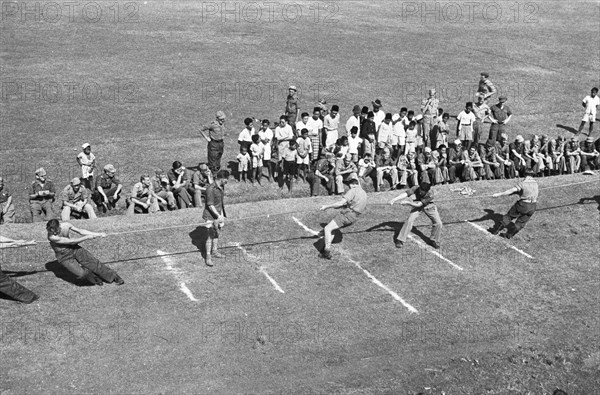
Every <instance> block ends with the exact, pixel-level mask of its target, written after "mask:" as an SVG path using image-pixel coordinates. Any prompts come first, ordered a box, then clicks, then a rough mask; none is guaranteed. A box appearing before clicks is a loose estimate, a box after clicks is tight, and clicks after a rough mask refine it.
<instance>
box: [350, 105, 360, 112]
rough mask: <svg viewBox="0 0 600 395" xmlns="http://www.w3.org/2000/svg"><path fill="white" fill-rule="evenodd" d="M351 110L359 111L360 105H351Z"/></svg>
mask: <svg viewBox="0 0 600 395" xmlns="http://www.w3.org/2000/svg"><path fill="white" fill-rule="evenodd" d="M352 112H353V113H354V112H360V106H359V105H358V104H357V105H355V106H354V107H352Z"/></svg>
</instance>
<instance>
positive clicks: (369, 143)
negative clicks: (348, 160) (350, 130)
mask: <svg viewBox="0 0 600 395" xmlns="http://www.w3.org/2000/svg"><path fill="white" fill-rule="evenodd" d="M375 151H377V141H375V133H369V135H368V136H367V138H366V139H365V140H364V141H363V145H362V155H363V157H364V156H365V155H367V154H369V155H371V159H372V158H375Z"/></svg>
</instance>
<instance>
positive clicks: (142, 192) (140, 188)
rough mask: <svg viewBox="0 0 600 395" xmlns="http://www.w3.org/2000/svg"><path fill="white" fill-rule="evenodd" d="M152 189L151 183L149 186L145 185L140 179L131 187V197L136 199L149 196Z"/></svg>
mask: <svg viewBox="0 0 600 395" xmlns="http://www.w3.org/2000/svg"><path fill="white" fill-rule="evenodd" d="M153 191H154V187H153V186H152V183H150V186H145V185H144V184H143V183H142V182H141V181H140V182H137V183H135V185H134V186H133V188H131V197H132V198H136V199H144V198H147V197H150V193H151V192H153Z"/></svg>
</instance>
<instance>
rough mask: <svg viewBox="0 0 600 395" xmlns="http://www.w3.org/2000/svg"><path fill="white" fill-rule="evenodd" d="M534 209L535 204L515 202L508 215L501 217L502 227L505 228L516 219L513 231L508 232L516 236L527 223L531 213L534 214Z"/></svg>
mask: <svg viewBox="0 0 600 395" xmlns="http://www.w3.org/2000/svg"><path fill="white" fill-rule="evenodd" d="M535 209H536V204H535V203H526V202H524V201H522V200H519V201H517V202H516V203H515V204H514V205H513V206H512V207H511V208H510V210H509V211H508V213H507V214H506V215H504V216H503V217H502V226H504V227H507V226H508V225H509V224H510V223H511V222H512V221H513V220H514V219H515V218H516V219H517V220H516V221H515V227H514V229H513V230H509V232H510V233H511V234H512V235H515V234H517V232H519V231H520V230H521V229H523V228H524V227H525V224H526V223H527V222H528V221H529V219H530V218H531V216H532V215H533V213H535Z"/></svg>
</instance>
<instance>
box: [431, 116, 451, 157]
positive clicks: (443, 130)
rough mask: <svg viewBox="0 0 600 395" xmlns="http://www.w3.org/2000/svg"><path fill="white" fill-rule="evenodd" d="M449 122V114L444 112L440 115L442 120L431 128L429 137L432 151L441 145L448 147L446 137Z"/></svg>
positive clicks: (448, 132)
mask: <svg viewBox="0 0 600 395" xmlns="http://www.w3.org/2000/svg"><path fill="white" fill-rule="evenodd" d="M449 120H450V114H448V113H447V112H445V113H444V114H442V120H441V121H440V122H438V123H437V124H436V125H435V126H434V127H433V132H432V136H431V144H432V146H433V147H432V148H433V149H438V148H440V146H442V145H445V146H446V147H447V146H448V135H449V134H450V125H449V124H448V121H449Z"/></svg>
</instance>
